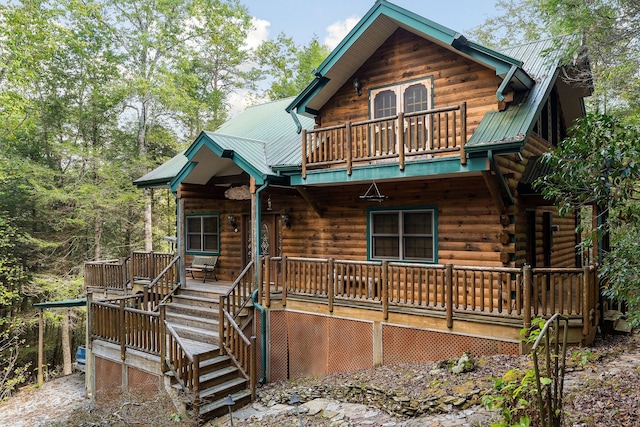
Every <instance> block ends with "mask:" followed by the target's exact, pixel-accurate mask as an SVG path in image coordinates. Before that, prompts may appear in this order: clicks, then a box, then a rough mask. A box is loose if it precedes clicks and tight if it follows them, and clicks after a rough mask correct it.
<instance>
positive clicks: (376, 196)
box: [360, 181, 388, 203]
mask: <svg viewBox="0 0 640 427" xmlns="http://www.w3.org/2000/svg"><path fill="white" fill-rule="evenodd" d="M360 198H361V199H362V200H368V201H370V202H378V203H382V202H383V201H384V200H386V199H388V197H387V196H385V195H384V194H382V193H380V189H379V188H378V186H377V185H376V182H375V181H373V182H372V183H371V185H370V186H369V189H368V190H367V192H366V193H364V194H363V195H362V196H360Z"/></svg>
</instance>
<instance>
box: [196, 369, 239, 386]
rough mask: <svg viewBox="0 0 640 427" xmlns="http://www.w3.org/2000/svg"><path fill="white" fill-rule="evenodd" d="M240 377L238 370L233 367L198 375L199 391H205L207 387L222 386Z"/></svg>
mask: <svg viewBox="0 0 640 427" xmlns="http://www.w3.org/2000/svg"><path fill="white" fill-rule="evenodd" d="M238 375H240V373H239V372H238V368H236V367H235V366H226V367H224V368H221V369H216V370H215V371H211V372H207V373H206V374H202V375H200V389H201V390H205V389H207V388H209V387H214V386H216V385H218V384H222V383H224V382H226V381H229V380H231V379H233V378H235V377H237V376H238Z"/></svg>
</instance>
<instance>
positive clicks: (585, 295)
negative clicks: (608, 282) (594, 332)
mask: <svg viewBox="0 0 640 427" xmlns="http://www.w3.org/2000/svg"><path fill="white" fill-rule="evenodd" d="M590 277H591V274H590V272H589V267H583V268H582V335H583V336H584V337H585V338H586V337H588V336H589V335H590V333H591V321H590V319H589V316H590V313H591V292H592V289H593V286H592V284H591V280H590ZM569 297H571V296H569Z"/></svg>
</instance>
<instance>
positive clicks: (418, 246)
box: [369, 209, 435, 262]
mask: <svg viewBox="0 0 640 427" xmlns="http://www.w3.org/2000/svg"><path fill="white" fill-rule="evenodd" d="M434 216H435V214H434V211H433V210H432V209H426V210H406V211H405V210H397V211H372V212H371V214H370V218H369V219H370V241H369V244H370V255H371V258H372V259H389V260H404V261H428V262H433V261H435V246H434V230H435V218H434Z"/></svg>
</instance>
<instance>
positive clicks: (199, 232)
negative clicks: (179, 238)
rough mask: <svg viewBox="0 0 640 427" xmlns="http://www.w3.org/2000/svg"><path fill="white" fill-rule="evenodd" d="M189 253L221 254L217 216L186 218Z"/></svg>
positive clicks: (192, 216)
mask: <svg viewBox="0 0 640 427" xmlns="http://www.w3.org/2000/svg"><path fill="white" fill-rule="evenodd" d="M185 225H186V234H187V238H186V250H187V252H207V253H219V252H220V249H219V245H220V238H219V237H220V233H219V226H218V216H217V215H190V216H188V217H187V218H186V224H185Z"/></svg>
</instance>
